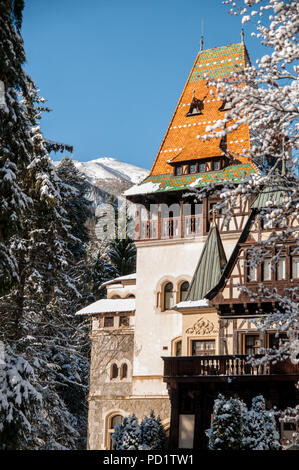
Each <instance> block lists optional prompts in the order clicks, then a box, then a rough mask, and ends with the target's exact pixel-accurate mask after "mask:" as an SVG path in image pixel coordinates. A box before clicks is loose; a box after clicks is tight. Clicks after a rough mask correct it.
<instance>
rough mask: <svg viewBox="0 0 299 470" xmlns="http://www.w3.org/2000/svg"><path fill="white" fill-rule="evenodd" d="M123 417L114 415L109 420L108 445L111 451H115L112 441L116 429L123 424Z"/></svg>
mask: <svg viewBox="0 0 299 470" xmlns="http://www.w3.org/2000/svg"><path fill="white" fill-rule="evenodd" d="M123 419H124V418H123V416H121V415H114V416H111V417H110V418H108V432H107V434H108V435H107V443H108V448H109V449H110V450H113V440H112V437H111V436H112V434H113V433H114V427H115V426H116V425H117V424H121V423H122V422H123Z"/></svg>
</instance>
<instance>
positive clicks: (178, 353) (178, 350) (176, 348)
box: [174, 339, 182, 357]
mask: <svg viewBox="0 0 299 470" xmlns="http://www.w3.org/2000/svg"><path fill="white" fill-rule="evenodd" d="M174 355H175V356H177V357H178V356H181V355H182V340H181V339H180V340H179V341H177V342H176V343H175V345H174Z"/></svg>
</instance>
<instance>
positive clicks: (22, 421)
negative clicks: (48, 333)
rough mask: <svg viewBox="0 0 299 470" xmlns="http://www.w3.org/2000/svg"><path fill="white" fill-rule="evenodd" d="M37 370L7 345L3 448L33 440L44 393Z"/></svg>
mask: <svg viewBox="0 0 299 470" xmlns="http://www.w3.org/2000/svg"><path fill="white" fill-rule="evenodd" d="M35 387H36V380H35V376H34V370H33V368H32V367H31V366H30V364H29V363H28V361H27V360H26V359H25V357H24V356H23V355H20V354H15V352H14V351H13V350H12V349H11V348H10V347H6V351H5V353H4V356H3V358H2V360H1V362H0V449H2V450H10V449H16V448H18V447H19V446H20V445H22V444H23V443H24V442H28V441H29V440H30V439H31V434H32V424H33V423H34V422H35V420H37V419H38V416H39V408H40V406H41V404H42V396H41V394H40V393H39V392H38V391H37V389H36V388H35Z"/></svg>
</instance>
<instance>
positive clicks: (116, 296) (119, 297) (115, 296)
mask: <svg viewBox="0 0 299 470" xmlns="http://www.w3.org/2000/svg"><path fill="white" fill-rule="evenodd" d="M111 299H121V296H120V295H113V296H112V297H111Z"/></svg>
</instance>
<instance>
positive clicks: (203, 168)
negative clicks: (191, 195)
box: [198, 163, 206, 173]
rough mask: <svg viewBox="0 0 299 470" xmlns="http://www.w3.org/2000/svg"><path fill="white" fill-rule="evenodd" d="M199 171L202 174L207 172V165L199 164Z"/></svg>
mask: <svg viewBox="0 0 299 470" xmlns="http://www.w3.org/2000/svg"><path fill="white" fill-rule="evenodd" d="M198 171H199V172H200V173H203V172H204V171H206V164H205V163H199V165H198Z"/></svg>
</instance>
